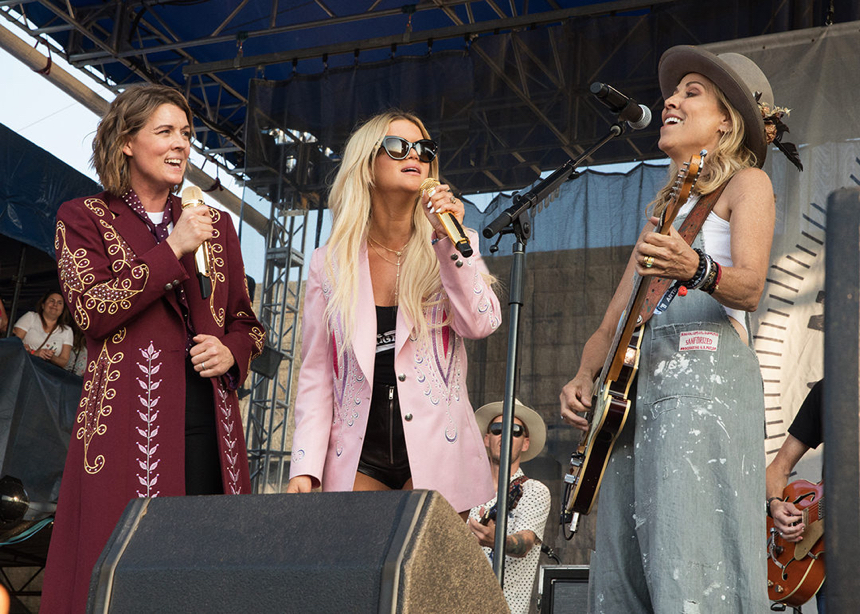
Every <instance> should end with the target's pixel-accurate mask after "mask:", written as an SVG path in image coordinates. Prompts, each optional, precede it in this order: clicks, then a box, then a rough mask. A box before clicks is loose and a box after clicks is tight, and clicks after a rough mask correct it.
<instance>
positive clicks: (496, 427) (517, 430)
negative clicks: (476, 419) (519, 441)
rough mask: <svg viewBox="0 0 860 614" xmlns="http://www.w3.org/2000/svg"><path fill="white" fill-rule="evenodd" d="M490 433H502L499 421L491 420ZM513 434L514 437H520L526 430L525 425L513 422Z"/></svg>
mask: <svg viewBox="0 0 860 614" xmlns="http://www.w3.org/2000/svg"><path fill="white" fill-rule="evenodd" d="M489 430H490V435H501V434H502V423H501V422H493V423H492V424H491V425H490V429H489ZM512 430H513V435H514V437H522V436H523V433H525V432H526V429H525V427H523V425H522V424H516V423H514V428H513V429H512Z"/></svg>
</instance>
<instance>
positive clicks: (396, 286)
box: [367, 234, 408, 305]
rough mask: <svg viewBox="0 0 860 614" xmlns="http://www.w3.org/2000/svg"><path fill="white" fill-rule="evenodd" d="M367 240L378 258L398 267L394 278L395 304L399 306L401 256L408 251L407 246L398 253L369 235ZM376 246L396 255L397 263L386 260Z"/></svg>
mask: <svg viewBox="0 0 860 614" xmlns="http://www.w3.org/2000/svg"><path fill="white" fill-rule="evenodd" d="M367 238H368V240H369V241H370V247H372V248H373V251H375V252H376V255H377V256H379V257H380V258H382V259H383V260H385V262H388V263H389V264H393V265H395V266H396V267H397V276H396V277H395V278H394V304H395V305H397V304H399V303H398V296H399V293H400V258H401V256H403V252H404V251H406V245H404V246H403V247H402V248H401V249H400V250H399V251H398V250H396V249H391V248H390V247H385V246H384V245H383V244H382V243H380V242H379V241H377V240H376V239H374V238H373V237H371V236H370V235H369V234H368V235H367ZM374 244H376V245H378V246H379V247H381V248H382V249H384V250H386V251H389V252H391V253H392V254H395V255H396V256H397V262H393V261H391V260H389V259H388V258H386V257H385V256H384V255H383V253H382V252H380V251H379V250H378V249H376V245H374ZM407 245H408V244H407Z"/></svg>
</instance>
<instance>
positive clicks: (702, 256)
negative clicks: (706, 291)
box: [684, 249, 714, 290]
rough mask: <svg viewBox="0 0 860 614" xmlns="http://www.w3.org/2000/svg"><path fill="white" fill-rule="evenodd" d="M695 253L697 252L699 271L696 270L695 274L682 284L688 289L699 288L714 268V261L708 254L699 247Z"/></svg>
mask: <svg viewBox="0 0 860 614" xmlns="http://www.w3.org/2000/svg"><path fill="white" fill-rule="evenodd" d="M696 253H698V254H699V262H700V264H699V266H700V269H701V271H699V270H697V275H696V276H695V277H694V278H693V279H691V280H690V281H688V282H687V283H685V284H684V285H685V286H687V288H689V289H690V290H699V289H700V288H701V287H702V286H703V285H704V284H705V282H706V281H707V280H708V278H709V277H710V276H711V275H712V273H713V270H714V261H713V259H711V257H710V256H709V255H708V254H706V253H705V252H703V251H702V250H700V249H696Z"/></svg>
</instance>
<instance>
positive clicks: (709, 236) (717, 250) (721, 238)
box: [678, 194, 749, 332]
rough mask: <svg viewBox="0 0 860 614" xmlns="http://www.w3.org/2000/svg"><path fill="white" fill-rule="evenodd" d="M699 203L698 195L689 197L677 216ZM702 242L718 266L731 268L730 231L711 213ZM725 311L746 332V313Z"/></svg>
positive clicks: (724, 307) (687, 211)
mask: <svg viewBox="0 0 860 614" xmlns="http://www.w3.org/2000/svg"><path fill="white" fill-rule="evenodd" d="M697 202H699V196H698V194H697V195H696V196H693V197H691V198H690V199H689V200H688V201H687V202H686V204H685V205H684V206H683V207H681V210H680V211H678V216H679V217H680V216H686V215H688V214H689V213H690V211H692V210H693V207H694V206H695V205H696V203H697ZM700 232H701V233H702V240H703V241H704V242H705V251H706V252H707V253H708V255H709V256H710V257H711V258H713V259H714V260H715V261H716V262H718V263H719V264H720V266H727V267H730V266H732V229H731V226H730V224H729V222H728V221H726V220H724V219H723V218H721V217H720V216H719V215H717V214H716V213H714V212H713V211H711V212H710V213H709V214H708V217H707V218H706V219H705V223H704V224H702V230H701V231H700ZM723 309H725V310H726V315H728V316H729V317H731V318H734V319H735V320H737V321H738V322H739V323H740V324H741V326H743V327H744V330H746V331H747V332H749V331H748V330H747V322H746V313H747V312H746V311H743V310H742V309H732V308H731V307H726V306H725V305H723Z"/></svg>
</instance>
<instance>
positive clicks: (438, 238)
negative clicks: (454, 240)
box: [430, 235, 448, 245]
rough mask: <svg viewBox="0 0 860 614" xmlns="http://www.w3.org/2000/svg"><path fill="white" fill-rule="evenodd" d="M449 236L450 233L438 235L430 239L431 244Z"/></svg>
mask: <svg viewBox="0 0 860 614" xmlns="http://www.w3.org/2000/svg"><path fill="white" fill-rule="evenodd" d="M447 238H448V235H444V236H441V237H436V238H435V239H430V245H436V244H437V243H438V242H439V241H441V240H442V239H447Z"/></svg>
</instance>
